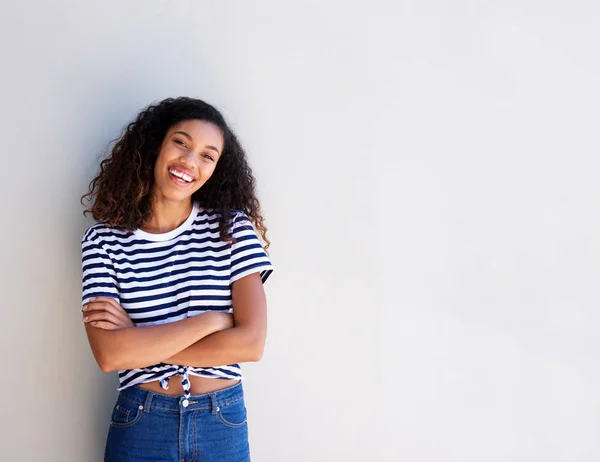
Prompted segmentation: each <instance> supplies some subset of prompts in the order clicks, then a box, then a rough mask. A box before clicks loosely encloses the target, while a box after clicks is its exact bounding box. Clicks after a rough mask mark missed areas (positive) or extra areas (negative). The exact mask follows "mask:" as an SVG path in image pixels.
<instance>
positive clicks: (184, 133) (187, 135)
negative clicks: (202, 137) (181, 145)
mask: <svg viewBox="0 0 600 462" xmlns="http://www.w3.org/2000/svg"><path fill="white" fill-rule="evenodd" d="M177 133H180V134H182V135H183V136H185V137H187V138H188V139H189V140H190V141H194V140H193V138H192V137H191V136H190V135H189V134H188V133H186V132H184V131H182V130H178V131H176V132H175V133H173V135H175V134H177ZM206 147H207V148H208V149H212V150H213V151H215V152H216V153H217V154H219V155H220V154H221V153H220V152H219V150H218V149H217V148H215V147H214V146H210V145H208V144H207V145H206Z"/></svg>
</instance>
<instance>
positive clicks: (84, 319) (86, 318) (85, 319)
mask: <svg viewBox="0 0 600 462" xmlns="http://www.w3.org/2000/svg"><path fill="white" fill-rule="evenodd" d="M88 319H89V318H88V316H86V317H85V318H83V322H85V321H87V320H88ZM92 324H94V323H92Z"/></svg>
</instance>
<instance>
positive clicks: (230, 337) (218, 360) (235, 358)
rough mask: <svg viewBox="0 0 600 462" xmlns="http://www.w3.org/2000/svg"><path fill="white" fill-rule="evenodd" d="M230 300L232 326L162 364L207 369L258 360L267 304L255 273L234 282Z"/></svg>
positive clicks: (259, 280)
mask: <svg viewBox="0 0 600 462" xmlns="http://www.w3.org/2000/svg"><path fill="white" fill-rule="evenodd" d="M231 301H232V304H233V317H234V324H235V326H234V327H232V328H231V329H225V330H221V331H220V332H216V333H214V334H211V335H208V336H206V337H204V338H203V339H201V340H199V341H196V342H195V343H194V344H193V345H191V346H189V347H187V348H185V349H184V350H183V351H180V352H179V353H176V354H173V355H172V356H171V357H169V358H167V359H165V360H164V362H166V363H169V364H179V365H182V366H194V367H210V366H223V365H227V364H235V363H239V362H249V361H259V360H260V359H261V358H262V355H263V351H264V347H265V341H266V336H267V301H266V297H265V291H264V288H263V283H262V282H261V279H260V275H259V273H252V274H249V275H248V276H244V277H243V278H241V279H238V280H237V281H235V282H234V283H233V284H232V286H231Z"/></svg>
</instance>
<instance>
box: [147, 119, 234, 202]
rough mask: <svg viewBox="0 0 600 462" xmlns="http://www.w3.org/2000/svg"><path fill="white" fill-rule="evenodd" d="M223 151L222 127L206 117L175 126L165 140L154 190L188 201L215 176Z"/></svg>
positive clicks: (155, 174) (157, 164)
mask: <svg viewBox="0 0 600 462" xmlns="http://www.w3.org/2000/svg"><path fill="white" fill-rule="evenodd" d="M222 153H223V135H222V134H221V130H220V129H219V128H218V127H217V126H216V125H213V124H211V123H210V122H206V121H204V120H184V121H183V122H179V123H177V124H175V125H173V126H172V127H171V128H170V129H169V130H168V131H167V134H166V136H165V138H164V140H163V142H162V145H161V148H160V152H159V154H158V158H157V159H156V165H155V166H154V189H155V191H154V193H158V194H160V195H161V196H163V197H164V198H167V199H172V200H184V199H187V198H188V197H190V196H191V195H192V194H193V193H195V192H196V191H198V189H200V188H201V187H202V185H203V184H204V183H206V181H207V180H208V179H209V178H210V177H211V175H212V174H213V172H214V171H215V167H216V166H217V162H218V161H219V159H220V157H221V154H222Z"/></svg>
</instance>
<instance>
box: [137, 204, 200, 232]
mask: <svg viewBox="0 0 600 462" xmlns="http://www.w3.org/2000/svg"><path fill="white" fill-rule="evenodd" d="M190 213H192V200H191V198H190V199H189V200H184V201H167V200H164V199H163V200H155V201H154V202H153V203H152V216H151V217H150V219H149V220H148V221H147V222H145V223H144V224H142V226H141V230H142V231H146V232H148V233H154V234H162V233H168V232H169V231H173V230H174V229H175V228H177V227H178V226H181V224H182V223H183V222H184V221H185V220H187V218H188V217H189V216H190Z"/></svg>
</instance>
